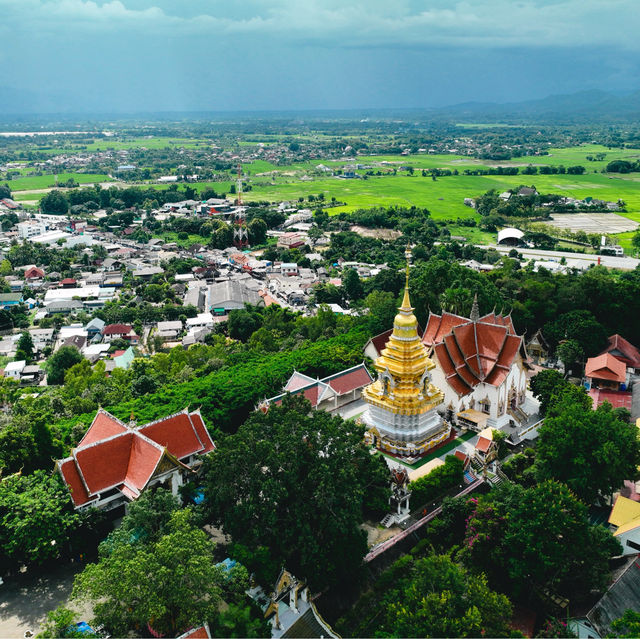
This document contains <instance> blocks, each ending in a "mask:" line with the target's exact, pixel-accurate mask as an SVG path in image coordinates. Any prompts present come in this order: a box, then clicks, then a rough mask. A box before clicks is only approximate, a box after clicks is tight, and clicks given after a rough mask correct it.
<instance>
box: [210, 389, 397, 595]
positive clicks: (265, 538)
mask: <svg viewBox="0 0 640 639" xmlns="http://www.w3.org/2000/svg"><path fill="white" fill-rule="evenodd" d="M309 411H310V406H309V404H308V403H307V402H306V401H304V400H303V399H302V398H301V397H291V396H289V397H287V398H285V400H284V401H283V404H282V406H277V405H272V406H271V407H270V408H269V410H268V412H267V413H263V412H262V411H257V412H255V413H253V414H252V415H251V416H250V417H249V419H248V420H247V421H246V422H245V423H244V424H243V425H242V426H241V427H240V429H239V430H238V432H237V434H236V435H235V436H234V437H229V438H227V439H225V440H223V441H222V442H220V444H219V446H218V449H217V451H216V452H215V453H214V454H213V455H211V456H210V457H209V458H208V459H207V461H206V463H205V495H206V505H207V513H208V516H209V517H210V518H211V519H213V520H214V521H216V522H219V523H221V524H222V525H223V527H224V530H225V531H226V532H227V533H229V534H230V535H231V536H232V538H233V540H234V541H235V542H239V543H241V544H243V545H245V546H247V547H249V548H252V549H257V548H258V547H260V546H265V547H267V548H269V551H270V554H271V559H272V562H273V572H274V573H276V572H277V570H279V569H280V568H281V567H282V566H283V565H286V567H287V569H289V570H291V571H292V572H293V573H294V574H296V575H298V576H299V577H300V578H303V579H306V580H308V582H309V583H310V584H311V585H312V586H313V587H314V588H322V587H324V586H326V585H329V584H332V585H336V584H341V583H342V584H343V585H344V584H347V583H353V581H354V579H356V578H357V576H358V574H359V567H360V562H361V560H362V557H363V556H364V554H365V552H366V549H367V546H366V539H365V536H364V533H363V532H362V530H360V528H359V524H360V522H361V521H362V519H363V517H364V511H365V510H367V509H370V510H373V512H374V513H376V514H377V515H380V513H381V511H383V510H384V508H386V506H387V495H388V478H387V469H386V465H385V464H384V462H383V461H382V459H380V458H378V457H372V456H371V455H370V454H369V452H368V450H367V449H366V448H365V447H364V445H363V444H362V431H361V428H360V427H358V426H356V425H355V424H354V423H352V422H345V421H343V420H342V419H340V418H339V417H332V416H331V415H329V414H328V413H326V412H324V411H313V412H311V413H310V412H309ZM275 576H276V575H275V574H273V575H272V577H271V578H272V579H274V578H275Z"/></svg>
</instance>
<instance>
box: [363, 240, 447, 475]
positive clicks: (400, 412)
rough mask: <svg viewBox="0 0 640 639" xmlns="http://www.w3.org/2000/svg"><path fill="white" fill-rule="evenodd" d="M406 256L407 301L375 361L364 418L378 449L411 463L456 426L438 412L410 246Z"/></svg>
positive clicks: (439, 397)
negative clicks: (412, 292) (416, 306)
mask: <svg viewBox="0 0 640 639" xmlns="http://www.w3.org/2000/svg"><path fill="white" fill-rule="evenodd" d="M406 256H407V268H406V282H405V288H404V299H403V300H402V306H400V308H399V309H398V314H397V315H396V317H395V319H394V321H393V332H392V333H391V335H390V337H389V340H388V341H387V344H386V346H385V347H384V348H383V349H382V353H381V355H380V357H378V358H377V359H376V361H375V368H376V371H377V372H378V379H377V380H376V381H375V382H373V383H372V384H369V386H367V387H366V388H365V389H364V390H363V392H362V398H363V399H364V400H365V402H367V404H369V406H368V408H367V410H366V412H365V414H364V415H363V417H362V419H363V421H364V422H365V424H366V426H367V428H368V436H369V438H370V441H371V443H372V444H373V445H374V446H375V447H376V448H379V449H380V450H384V451H387V452H389V453H392V454H394V455H397V456H399V457H402V458H404V459H406V461H408V462H410V463H411V462H412V461H413V460H415V459H417V458H419V457H421V456H422V455H424V454H425V453H427V452H428V451H429V450H431V449H433V448H434V447H435V446H437V445H438V444H440V443H441V442H443V441H445V440H446V439H447V438H448V437H449V434H450V431H451V427H450V425H449V424H447V423H446V422H444V421H443V420H442V417H441V416H440V415H439V414H438V412H437V410H436V408H437V406H438V405H440V404H441V403H442V402H443V399H444V395H443V393H442V391H440V389H438V388H436V387H435V386H434V385H433V384H432V383H431V374H430V371H431V370H432V369H433V368H435V364H434V363H433V362H432V361H431V360H430V359H429V357H428V356H427V351H426V349H425V347H424V345H423V344H422V341H421V339H420V335H419V334H418V320H417V319H416V317H415V315H414V314H413V308H412V306H411V300H410V299H409V259H410V257H411V253H410V251H409V249H407V252H406Z"/></svg>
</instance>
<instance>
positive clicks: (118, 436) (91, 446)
mask: <svg viewBox="0 0 640 639" xmlns="http://www.w3.org/2000/svg"><path fill="white" fill-rule="evenodd" d="M214 449H215V444H214V443H213V440H212V439H211V436H210V435H209V432H208V431H207V429H206V427H205V425H204V422H203V421H202V416H201V415H200V412H199V411H195V412H193V413H190V412H188V411H187V410H184V411H182V412H181V413H177V414H175V415H171V416H169V417H165V418H164V419H160V420H158V421H155V422H151V423H149V424H145V425H144V426H136V425H135V424H133V423H131V424H125V423H124V422H122V421H120V420H119V419H117V418H116V417H114V416H113V415H111V414H110V413H108V412H106V411H104V410H102V409H100V410H99V411H98V412H97V413H96V416H95V418H94V420H93V422H92V423H91V426H89V429H88V430H87V432H86V433H85V435H84V437H83V438H82V440H81V441H80V443H79V444H78V446H77V447H76V448H74V449H73V450H72V451H71V456H70V457H67V458H66V459H62V460H60V461H58V462H57V468H58V471H59V472H60V474H61V475H62V479H63V480H64V482H65V483H66V484H67V487H68V488H69V491H70V492H71V499H72V501H73V504H74V506H75V507H76V508H81V507H83V506H94V507H96V508H101V509H104V510H112V509H114V508H117V507H118V506H121V505H123V504H124V503H126V502H127V501H132V500H134V499H136V498H137V497H139V496H140V494H141V493H142V491H143V490H145V489H146V488H148V487H149V486H152V485H155V484H165V485H167V486H169V487H170V488H171V490H172V492H173V493H174V495H177V491H178V488H179V486H181V485H182V483H183V478H184V476H185V475H186V474H189V473H190V472H192V471H193V469H194V468H195V467H196V466H198V465H199V460H200V456H201V455H206V454H208V453H210V452H211V451H213V450H214Z"/></svg>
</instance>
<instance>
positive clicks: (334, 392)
mask: <svg viewBox="0 0 640 639" xmlns="http://www.w3.org/2000/svg"><path fill="white" fill-rule="evenodd" d="M372 381H373V377H372V376H371V373H369V371H368V370H367V367H366V366H365V365H364V363H362V364H358V365H357V366H352V367H351V368H347V369H346V370H343V371H340V372H339V373H334V374H333V375H329V376H328V377H325V378H324V379H314V378H313V377H309V376H308V375H304V374H303V373H299V372H298V371H294V372H293V375H291V377H290V378H289V381H288V382H287V383H286V384H285V387H284V392H283V393H281V394H280V395H276V396H275V397H272V398H270V399H267V400H265V401H264V402H263V404H262V405H261V407H268V406H269V404H271V403H275V404H281V403H282V400H283V399H284V397H285V395H286V394H287V393H290V394H292V395H298V394H302V395H304V398H305V399H306V400H308V401H309V402H310V403H311V406H313V408H316V409H321V410H326V411H328V412H332V411H334V410H336V409H337V408H340V407H341V406H344V405H345V404H348V403H350V402H352V401H355V400H356V399H358V398H359V397H360V392H361V391H362V389H363V388H364V387H365V386H368V385H369V384H371V382H372Z"/></svg>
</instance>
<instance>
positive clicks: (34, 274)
mask: <svg viewBox="0 0 640 639" xmlns="http://www.w3.org/2000/svg"><path fill="white" fill-rule="evenodd" d="M43 277H44V271H43V270H42V269H41V268H38V267H37V266H31V267H29V268H28V269H26V270H25V272H24V279H25V280H41V279H42V278H43Z"/></svg>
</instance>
